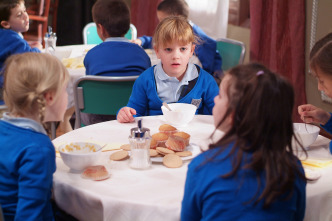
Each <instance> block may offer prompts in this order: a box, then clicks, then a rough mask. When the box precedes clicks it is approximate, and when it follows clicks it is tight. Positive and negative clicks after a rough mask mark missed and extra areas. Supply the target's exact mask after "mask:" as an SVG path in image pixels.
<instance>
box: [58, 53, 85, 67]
mask: <svg viewBox="0 0 332 221" xmlns="http://www.w3.org/2000/svg"><path fill="white" fill-rule="evenodd" d="M83 60H84V57H83V56H82V57H75V58H63V59H62V64H63V65H64V66H65V67H66V68H72V69H76V68H84V64H83Z"/></svg>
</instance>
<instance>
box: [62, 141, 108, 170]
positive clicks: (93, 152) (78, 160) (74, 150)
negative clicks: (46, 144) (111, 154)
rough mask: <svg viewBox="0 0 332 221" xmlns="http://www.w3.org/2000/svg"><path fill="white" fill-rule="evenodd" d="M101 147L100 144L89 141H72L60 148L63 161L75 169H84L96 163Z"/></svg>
mask: <svg viewBox="0 0 332 221" xmlns="http://www.w3.org/2000/svg"><path fill="white" fill-rule="evenodd" d="M101 149H102V147H101V146H100V145H99V144H95V143H88V142H72V143H68V144H64V145H61V146H60V147H59V148H58V150H59V152H60V155H61V158H62V160H63V162H64V163H65V164H66V165H67V166H68V167H69V168H70V169H72V170H74V171H82V170H84V169H85V168H86V167H88V166H93V165H95V164H96V162H97V161H98V159H99V157H100V153H101Z"/></svg>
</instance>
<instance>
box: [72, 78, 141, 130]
mask: <svg viewBox="0 0 332 221" xmlns="http://www.w3.org/2000/svg"><path fill="white" fill-rule="evenodd" d="M137 77H138V76H126V77H104V76H84V77H81V78H79V79H78V80H77V81H76V82H75V84H74V101H75V116H76V120H75V129H76V128H79V127H81V126H84V125H82V122H81V116H80V113H81V112H83V113H89V114H104V115H116V114H117V112H118V110H119V109H120V108H121V107H123V106H126V105H127V103H128V100H129V97H130V95H131V91H132V88H133V85H134V82H135V80H136V78H137Z"/></svg>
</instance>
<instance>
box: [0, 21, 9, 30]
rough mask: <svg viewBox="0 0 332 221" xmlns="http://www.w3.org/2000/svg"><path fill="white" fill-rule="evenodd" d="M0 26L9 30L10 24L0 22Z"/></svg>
mask: <svg viewBox="0 0 332 221" xmlns="http://www.w3.org/2000/svg"><path fill="white" fill-rule="evenodd" d="M0 24H1V26H2V27H3V28H6V29H10V24H9V22H8V21H1V22H0Z"/></svg>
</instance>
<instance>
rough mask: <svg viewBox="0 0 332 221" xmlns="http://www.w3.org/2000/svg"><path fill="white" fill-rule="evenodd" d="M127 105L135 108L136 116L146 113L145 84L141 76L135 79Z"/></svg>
mask: <svg viewBox="0 0 332 221" xmlns="http://www.w3.org/2000/svg"><path fill="white" fill-rule="evenodd" d="M127 106H128V107H131V108H134V109H135V110H136V116H137V117H139V116H145V115H146V111H147V107H148V97H147V85H146V82H145V81H143V79H142V77H138V78H137V79H136V81H135V83H134V86H133V91H132V92H131V95H130V98H129V101H128V104H127Z"/></svg>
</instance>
